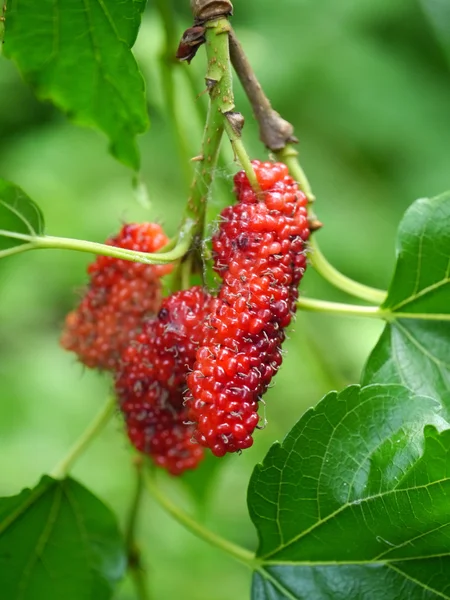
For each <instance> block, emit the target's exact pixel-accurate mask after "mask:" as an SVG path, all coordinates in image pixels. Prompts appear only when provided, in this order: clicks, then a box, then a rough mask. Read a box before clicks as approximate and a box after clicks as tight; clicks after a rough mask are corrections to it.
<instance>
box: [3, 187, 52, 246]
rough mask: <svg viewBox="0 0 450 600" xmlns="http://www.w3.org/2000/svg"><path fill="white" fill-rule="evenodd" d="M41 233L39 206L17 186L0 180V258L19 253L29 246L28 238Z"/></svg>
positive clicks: (41, 216) (42, 229)
mask: <svg viewBox="0 0 450 600" xmlns="http://www.w3.org/2000/svg"><path fill="white" fill-rule="evenodd" d="M43 233H44V217H43V215H42V212H41V209H40V208H39V206H38V205H37V204H36V203H35V202H33V200H31V198H29V197H28V196H27V195H26V194H25V192H24V191H23V190H21V189H20V188H19V187H18V186H16V185H15V184H13V183H10V182H9V181H4V180H3V179H0V257H2V256H7V255H8V254H14V253H15V252H19V251H20V250H21V248H25V247H26V246H27V245H29V240H28V238H32V237H35V236H38V235H42V234H43ZM9 234H11V235H13V236H14V235H15V234H17V235H18V236H19V238H14V237H10V235H9ZM21 236H23V239H20V238H21Z"/></svg>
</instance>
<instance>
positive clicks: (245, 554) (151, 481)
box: [145, 470, 257, 569]
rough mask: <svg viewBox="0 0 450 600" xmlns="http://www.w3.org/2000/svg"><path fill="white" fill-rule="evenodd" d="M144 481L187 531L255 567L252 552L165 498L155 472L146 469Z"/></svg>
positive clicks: (158, 500)
mask: <svg viewBox="0 0 450 600" xmlns="http://www.w3.org/2000/svg"><path fill="white" fill-rule="evenodd" d="M145 483H146V486H147V490H148V491H149V493H150V494H151V496H152V497H153V499H154V500H156V501H157V502H158V504H159V505H160V506H161V507H162V508H163V509H164V510H165V511H166V512H167V513H168V514H169V515H170V516H171V517H173V518H174V519H175V520H176V521H178V523H180V524H181V525H183V527H185V528H186V529H187V530H188V531H190V532H191V533H193V534H194V535H195V536H196V537H198V538H200V539H202V540H204V541H205V542H207V543H208V544H211V545H212V546H215V547H216V548H219V549H220V550H223V551H224V552H226V553H227V554H229V555H230V556H232V557H233V558H234V559H236V560H237V561H239V562H241V563H244V564H245V565H246V566H248V567H249V568H250V569H253V568H255V566H256V565H257V561H256V559H255V555H254V554H253V553H252V552H250V551H249V550H246V549H245V548H242V547H241V546H238V545H236V544H233V542H230V541H229V540H226V539H225V538H223V537H221V536H220V535H217V534H216V533H214V532H212V531H210V530H209V529H206V528H205V527H203V525H201V524H200V523H198V522H197V521H195V520H194V519H193V518H192V517H191V516H190V515H188V514H187V513H185V512H184V511H182V510H181V509H180V507H179V506H178V504H175V503H173V502H172V501H171V500H169V498H167V497H166V496H165V495H164V493H163V492H162V491H161V490H160V489H159V487H158V485H157V483H156V481H155V474H154V471H153V470H148V471H147V472H146V475H145Z"/></svg>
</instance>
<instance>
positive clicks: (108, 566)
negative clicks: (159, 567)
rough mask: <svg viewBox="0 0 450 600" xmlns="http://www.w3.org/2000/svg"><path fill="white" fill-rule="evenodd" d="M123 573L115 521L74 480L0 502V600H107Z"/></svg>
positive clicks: (45, 481)
mask: <svg viewBox="0 0 450 600" xmlns="http://www.w3.org/2000/svg"><path fill="white" fill-rule="evenodd" d="M125 567H126V556H125V552H124V546H123V543H122V540H121V537H120V534H119V531H118V528H117V524H116V519H115V516H114V515H113V513H112V512H111V511H110V510H109V509H108V508H107V507H106V506H105V505H104V504H103V503H102V502H101V501H100V500H99V499H98V498H96V497H95V496H94V495H93V494H91V492H89V490H87V489H86V488H85V487H83V486H82V485H80V484H79V483H77V482H76V481H74V480H73V479H70V478H69V479H65V480H63V481H57V480H54V479H51V478H50V477H47V476H44V477H43V478H42V480H41V481H40V483H39V484H38V485H37V486H36V487H35V488H33V489H32V490H29V489H26V490H24V491H23V492H21V493H20V494H19V495H17V496H13V497H10V498H2V499H0V573H1V583H2V597H4V598H8V599H11V600H13V599H19V598H21V599H22V598H23V599H24V600H25V599H26V600H42V599H43V598H45V600H61V599H62V598H64V600H85V599H86V600H105V599H107V598H111V596H112V593H113V591H114V588H115V586H116V584H117V582H118V581H119V580H120V579H121V578H122V577H123V574H124V570H125Z"/></svg>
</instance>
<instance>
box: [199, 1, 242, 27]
mask: <svg viewBox="0 0 450 600" xmlns="http://www.w3.org/2000/svg"><path fill="white" fill-rule="evenodd" d="M191 10H192V13H193V15H194V18H195V20H196V21H197V22H201V23H202V22H204V21H211V20H212V19H219V18H221V17H227V16H229V15H232V14H233V5H232V3H231V2H230V0H191Z"/></svg>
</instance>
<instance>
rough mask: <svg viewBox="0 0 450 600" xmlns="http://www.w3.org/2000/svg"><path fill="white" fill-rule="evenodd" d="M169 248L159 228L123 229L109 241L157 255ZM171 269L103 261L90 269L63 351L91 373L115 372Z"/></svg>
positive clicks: (64, 336) (70, 318) (149, 314)
mask: <svg viewBox="0 0 450 600" xmlns="http://www.w3.org/2000/svg"><path fill="white" fill-rule="evenodd" d="M167 242H168V238H167V236H166V235H165V234H164V232H163V230H162V229H161V227H160V226H159V225H157V224H155V223H144V224H128V225H124V226H123V227H122V229H121V230H120V232H119V234H118V235H117V236H115V237H113V238H111V239H108V240H107V241H106V244H108V245H110V246H117V247H119V248H124V249H128V250H136V251H139V252H156V251H158V250H160V249H161V248H162V247H163V246H165V244H166V243H167ZM171 270H172V266H171V265H147V264H143V263H134V262H130V261H126V260H121V259H117V258H111V257H109V256H99V257H97V259H96V260H95V261H94V262H93V263H92V264H91V265H89V267H88V274H89V279H90V282H89V286H88V288H87V290H86V293H85V295H84V297H83V298H82V300H81V302H80V304H79V306H78V307H77V308H76V309H75V310H74V311H72V312H71V313H69V314H68V316H67V318H66V322H65V328H64V331H63V334H62V337H61V345H62V346H63V347H64V348H65V349H66V350H71V351H72V352H75V353H76V354H77V355H78V357H79V359H80V360H81V362H82V363H84V364H85V365H86V366H87V367H90V368H97V369H105V370H113V369H114V368H116V366H117V363H118V360H119V357H120V354H121V352H122V351H123V349H124V348H125V347H126V346H127V344H128V342H129V341H130V339H131V338H132V337H133V336H134V335H135V334H136V332H137V331H139V329H140V327H141V325H142V323H143V321H144V320H145V319H146V318H149V317H152V316H154V314H155V313H156V312H157V311H158V309H159V306H160V304H161V282H160V277H161V276H162V275H165V274H167V273H169V272H170V271H171Z"/></svg>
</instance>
